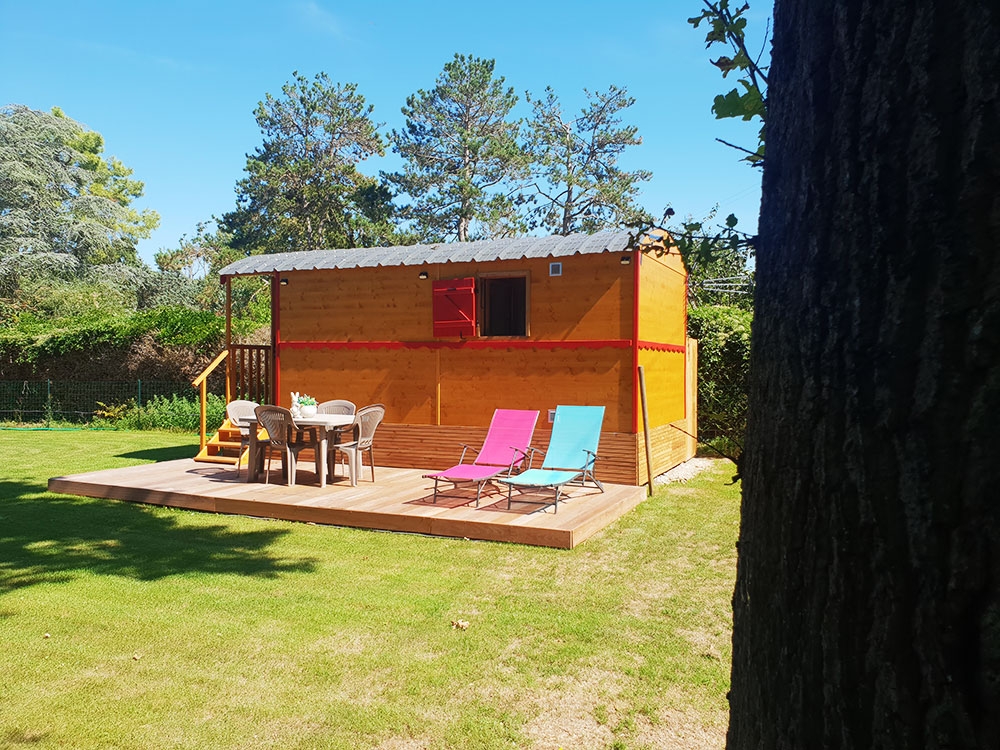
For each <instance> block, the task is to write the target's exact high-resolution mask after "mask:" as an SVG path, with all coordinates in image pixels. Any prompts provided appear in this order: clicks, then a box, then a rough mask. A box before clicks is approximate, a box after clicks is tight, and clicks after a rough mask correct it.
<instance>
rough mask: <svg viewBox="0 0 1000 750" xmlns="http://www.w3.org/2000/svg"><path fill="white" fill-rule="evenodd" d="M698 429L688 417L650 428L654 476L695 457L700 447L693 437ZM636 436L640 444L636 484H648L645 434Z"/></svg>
mask: <svg viewBox="0 0 1000 750" xmlns="http://www.w3.org/2000/svg"><path fill="white" fill-rule="evenodd" d="M696 430H697V427H696V426H694V425H692V423H691V421H690V420H687V419H682V420H680V421H678V422H675V423H673V424H665V425H661V426H659V427H653V428H651V429H650V431H649V433H650V435H649V437H650V456H651V458H652V463H653V476H654V477H656V476H659V475H660V474H662V473H663V472H665V471H669V470H670V469H672V468H674V467H675V466H677V465H678V464H682V463H684V462H685V461H687V460H688V459H689V458H693V457H694V454H695V452H696V451H697V449H698V444H697V440H696V439H695V438H694V437H693V436H694V435H695V434H696ZM636 437H637V440H638V445H639V452H638V456H637V459H638V460H637V462H636V463H637V466H636V471H637V480H636V484H646V482H647V481H648V474H647V471H646V449H645V446H644V445H643V442H642V441H643V436H642V435H637V436H636Z"/></svg>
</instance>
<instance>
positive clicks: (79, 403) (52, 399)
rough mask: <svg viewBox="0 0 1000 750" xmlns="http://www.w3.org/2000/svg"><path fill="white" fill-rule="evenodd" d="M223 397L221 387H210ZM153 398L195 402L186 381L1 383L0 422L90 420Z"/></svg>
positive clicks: (7, 381)
mask: <svg viewBox="0 0 1000 750" xmlns="http://www.w3.org/2000/svg"><path fill="white" fill-rule="evenodd" d="M209 392H210V393H214V394H215V395H217V396H220V397H221V396H223V395H224V386H222V387H221V388H218V389H212V388H209ZM156 397H165V398H172V397H180V398H183V399H188V400H197V398H198V393H197V391H195V389H194V388H192V387H191V383H189V382H185V381H180V382H178V381H169V380H92V381H87V380H0V421H4V422H17V423H25V424H36V423H45V422H51V421H60V422H79V423H86V422H90V421H92V420H93V419H94V418H95V417H99V416H102V415H105V414H108V413H109V412H113V411H115V409H116V407H122V406H126V405H128V406H137V407H140V408H141V407H142V406H143V405H145V404H148V403H149V402H150V401H151V400H153V399H154V398H156Z"/></svg>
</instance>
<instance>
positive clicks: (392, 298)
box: [280, 254, 633, 341]
mask: <svg viewBox="0 0 1000 750" xmlns="http://www.w3.org/2000/svg"><path fill="white" fill-rule="evenodd" d="M550 261H551V259H549V258H535V259H525V260H511V261H490V262H484V263H448V264H443V265H436V266H419V267H417V266H399V267H387V268H349V269H342V270H315V271H292V272H288V273H285V274H282V277H283V278H287V279H288V284H287V285H286V286H282V287H281V290H280V328H281V338H282V340H283V341H432V340H434V335H433V330H434V324H433V283H432V280H434V279H442V278H460V277H476V276H479V275H498V274H499V275H503V274H522V273H523V274H527V276H528V281H529V286H528V327H529V332H528V337H527V338H528V339H529V340H536V341H539V340H553V339H554V340H564V339H599V340H606V339H631V338H632V300H633V297H632V271H631V268H630V267H629V266H622V265H621V264H620V263H619V261H618V256H617V255H611V254H597V255H580V256H572V257H569V258H564V259H562V260H561V262H562V265H563V271H562V275H561V276H549V263H550ZM421 270H426V271H428V274H429V276H430V279H424V280H422V279H420V278H418V274H419V272H420V271H421ZM453 338H454V337H446V338H445V340H453Z"/></svg>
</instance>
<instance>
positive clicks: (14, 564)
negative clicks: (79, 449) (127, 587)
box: [0, 481, 316, 594]
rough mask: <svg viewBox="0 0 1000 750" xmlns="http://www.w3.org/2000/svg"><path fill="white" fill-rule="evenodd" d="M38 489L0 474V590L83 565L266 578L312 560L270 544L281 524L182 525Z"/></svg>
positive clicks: (121, 571)
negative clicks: (284, 554) (238, 527)
mask: <svg viewBox="0 0 1000 750" xmlns="http://www.w3.org/2000/svg"><path fill="white" fill-rule="evenodd" d="M40 490H42V488H39V487H38V485H34V484H29V483H23V482H9V481H3V482H0V594H3V593H6V592H10V591H12V590H14V589H17V588H23V587H25V586H32V585H35V584H41V583H53V582H59V581H66V580H70V579H72V578H73V577H75V576H76V575H77V574H78V573H80V572H83V571H87V572H89V573H97V574H101V575H115V576H126V577H129V578H135V579H137V580H143V581H148V580H155V579H158V578H163V577H164V576H170V575H175V574H183V573H188V572H203V573H229V574H238V575H247V576H263V577H268V578H271V577H275V576H278V575H281V574H284V573H293V572H308V571H311V570H313V569H314V568H315V563H316V561H315V560H314V559H309V558H306V559H297V560H291V559H287V558H281V557H277V556H275V555H273V554H270V553H269V552H268V548H269V547H271V546H272V545H273V544H274V543H275V542H276V541H277V540H278V539H280V538H281V537H282V536H284V535H285V534H287V533H289V532H288V530H285V529H259V530H253V531H234V530H233V529H232V528H230V527H229V526H227V525H225V524H213V525H208V526H206V525H203V524H192V525H185V524H183V523H182V516H181V515H179V514H178V513H176V512H170V511H166V510H164V509H160V508H152V507H149V506H143V505H136V504H133V503H119V502H115V501H109V500H96V499H92V498H78V497H69V496H66V495H53V494H49V493H47V492H44V491H43V490H42V491H40Z"/></svg>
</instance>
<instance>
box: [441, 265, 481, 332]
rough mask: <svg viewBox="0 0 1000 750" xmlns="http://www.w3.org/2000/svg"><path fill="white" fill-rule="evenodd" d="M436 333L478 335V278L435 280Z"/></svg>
mask: <svg viewBox="0 0 1000 750" xmlns="http://www.w3.org/2000/svg"><path fill="white" fill-rule="evenodd" d="M433 289H434V335H435V336H475V335H476V280H475V279H474V278H468V279H444V280H442V281H435V282H434V287H433Z"/></svg>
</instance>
